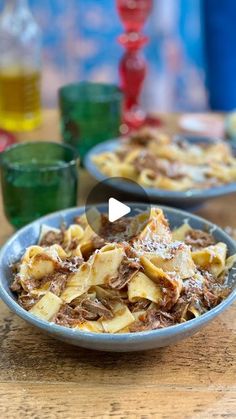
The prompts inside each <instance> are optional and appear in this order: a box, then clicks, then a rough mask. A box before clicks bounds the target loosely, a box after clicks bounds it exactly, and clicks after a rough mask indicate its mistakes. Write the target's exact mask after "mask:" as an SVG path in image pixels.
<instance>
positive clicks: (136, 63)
mask: <svg viewBox="0 0 236 419" xmlns="http://www.w3.org/2000/svg"><path fill="white" fill-rule="evenodd" d="M116 5H117V10H118V13H119V16H120V19H121V21H122V24H123V26H124V29H125V33H124V34H122V35H120V36H119V38H118V41H119V43H120V44H121V45H122V46H123V47H124V48H125V52H124V54H123V57H122V58H121V60H120V64H119V74H120V83H121V88H122V90H123V92H124V103H123V125H122V131H123V133H127V132H129V131H130V130H132V129H137V128H139V127H141V126H142V125H145V124H151V125H160V120H159V119H157V118H150V117H147V115H146V114H145V112H144V111H142V109H141V108H140V106H139V96H140V92H141V89H142V85H143V82H144V79H145V76H146V72H147V63H146V60H145V58H144V56H143V54H142V53H141V48H142V47H143V46H144V45H145V44H146V43H147V42H148V37H147V36H145V35H143V34H142V32H141V30H142V28H143V26H144V23H145V22H146V20H147V18H148V16H149V15H150V13H151V10H152V5H153V0H116Z"/></svg>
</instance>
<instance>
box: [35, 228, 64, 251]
mask: <svg viewBox="0 0 236 419" xmlns="http://www.w3.org/2000/svg"><path fill="white" fill-rule="evenodd" d="M63 236H64V235H63V232H62V231H60V233H56V232H55V231H48V232H47V233H46V234H45V235H44V236H43V238H42V240H41V241H40V243H39V244H40V246H45V247H48V246H51V245H52V244H60V245H61V244H62V242H63Z"/></svg>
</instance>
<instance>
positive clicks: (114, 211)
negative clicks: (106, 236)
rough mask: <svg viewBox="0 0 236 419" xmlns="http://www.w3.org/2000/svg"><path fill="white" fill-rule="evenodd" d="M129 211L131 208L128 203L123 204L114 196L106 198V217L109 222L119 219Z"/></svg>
mask: <svg viewBox="0 0 236 419" xmlns="http://www.w3.org/2000/svg"><path fill="white" fill-rule="evenodd" d="M130 212H131V208H130V207H128V205H125V204H123V203H122V202H120V201H118V200H117V199H115V198H109V200H108V219H109V221H110V223H114V221H117V220H119V219H120V218H122V217H124V215H127V214H129V213H130Z"/></svg>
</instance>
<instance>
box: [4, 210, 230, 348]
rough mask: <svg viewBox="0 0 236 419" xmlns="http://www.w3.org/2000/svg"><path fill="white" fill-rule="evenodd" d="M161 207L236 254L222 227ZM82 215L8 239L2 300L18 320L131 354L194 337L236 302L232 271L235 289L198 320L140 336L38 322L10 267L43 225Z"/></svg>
mask: <svg viewBox="0 0 236 419" xmlns="http://www.w3.org/2000/svg"><path fill="white" fill-rule="evenodd" d="M132 205H133V206H134V205H135V208H140V209H145V208H146V207H145V205H143V204H132ZM98 207H100V208H101V210H102V211H104V212H105V211H107V205H99V206H97V208H98ZM162 208H163V210H164V213H165V215H166V216H167V218H168V220H169V221H170V225H171V227H172V228H174V227H178V226H180V225H181V224H182V223H183V222H184V221H185V220H186V219H188V220H189V223H190V224H191V226H192V227H194V228H200V229H208V228H212V230H213V234H214V236H215V238H216V240H218V241H223V242H225V243H226V244H227V246H228V249H229V255H232V254H234V253H236V245H235V242H234V241H233V240H232V239H231V238H230V237H229V236H228V235H227V234H226V233H225V232H224V231H222V230H221V229H220V228H218V227H216V226H215V225H213V224H211V223H209V222H208V221H205V220H204V219H202V218H200V217H197V216H195V215H192V214H190V213H187V212H184V211H181V210H178V209H174V208H173V209H172V208H168V207H162ZM83 212H84V208H72V209H68V210H64V211H61V212H57V213H54V214H50V215H48V216H46V217H43V218H40V219H39V220H37V221H35V222H33V223H31V224H29V225H28V226H26V227H24V228H23V229H21V230H19V231H18V232H17V233H16V234H15V235H14V236H13V237H12V238H10V240H8V242H7V243H6V244H5V246H4V247H3V248H2V250H1V253H0V297H1V298H2V300H3V301H4V302H5V303H6V304H7V306H8V307H9V308H10V310H12V311H13V312H14V313H16V314H17V315H18V316H19V317H21V318H22V319H24V320H26V321H27V322H28V323H30V324H32V325H34V326H36V327H38V328H39V329H40V330H42V331H44V332H46V333H48V334H49V335H51V336H52V337H54V338H56V339H59V340H62V341H65V342H67V343H71V344H73V345H76V346H81V347H84V348H90V349H96V350H100V351H114V352H128V351H141V350H146V349H153V348H157V347H162V346H166V345H170V344H173V343H175V342H177V341H179V340H181V339H184V338H187V337H189V336H191V335H193V334H194V333H196V332H197V331H198V330H199V329H201V328H202V327H203V326H205V325H206V324H207V323H208V322H210V321H211V320H213V319H214V318H215V317H216V316H217V315H219V314H220V313H222V312H223V311H224V310H225V309H226V308H227V307H229V306H230V304H232V303H233V301H234V300H235V298H236V280H235V278H234V275H233V272H235V271H233V270H231V272H230V275H229V284H231V285H232V286H233V290H232V292H231V293H230V295H229V296H228V297H227V298H226V299H225V300H224V301H223V302H222V303H221V304H219V305H218V306H217V307H215V308H213V309H212V310H211V311H209V312H207V313H206V314H204V315H202V316H200V317H198V318H196V319H193V320H190V321H188V322H186V323H182V324H178V325H175V326H171V327H168V328H164V329H161V330H153V331H148V332H140V333H121V334H108V333H101V334H97V333H89V332H82V331H78V330H73V329H69V328H66V327H62V326H58V325H56V324H54V323H48V322H46V321H43V320H40V319H38V318H37V317H35V316H33V315H32V314H30V313H29V312H27V311H25V310H24V309H23V308H22V307H21V306H20V305H19V304H18V303H17V301H16V297H15V295H14V293H12V291H11V290H10V288H9V284H10V282H11V280H12V274H11V269H10V267H9V264H11V263H12V262H14V261H17V260H18V259H19V258H20V257H21V256H22V254H23V253H24V251H25V249H26V247H27V246H30V245H33V244H35V243H37V240H38V237H39V233H40V226H41V225H42V224H48V225H50V226H52V227H58V226H60V225H61V222H62V221H65V222H66V223H67V224H70V223H71V222H72V221H73V219H74V217H75V216H78V215H79V214H81V213H83Z"/></svg>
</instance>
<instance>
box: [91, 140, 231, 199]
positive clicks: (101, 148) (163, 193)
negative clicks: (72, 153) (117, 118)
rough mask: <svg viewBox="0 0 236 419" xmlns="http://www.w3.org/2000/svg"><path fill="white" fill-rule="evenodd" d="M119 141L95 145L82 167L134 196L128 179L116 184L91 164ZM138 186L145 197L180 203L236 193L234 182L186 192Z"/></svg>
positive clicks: (100, 179) (99, 179)
mask: <svg viewBox="0 0 236 419" xmlns="http://www.w3.org/2000/svg"><path fill="white" fill-rule="evenodd" d="M175 137H183V138H185V139H187V140H188V141H190V142H191V141H192V142H199V143H200V142H204V141H206V140H207V141H208V142H209V140H211V141H219V138H217V137H206V136H205V137H203V136H202V137H200V136H199V137H197V136H196V135H184V134H183V135H182V134H178V135H175ZM121 141H122V138H121V137H120V138H115V139H112V140H108V141H103V142H102V143H99V144H97V145H95V146H94V147H92V148H91V149H90V150H89V152H88V153H87V154H86V156H85V158H84V166H85V167H86V169H87V171H88V172H89V173H90V174H91V176H93V178H95V179H96V180H98V181H99V182H101V181H104V180H106V181H107V182H108V181H109V184H110V186H111V187H113V188H115V189H118V190H120V191H123V192H130V193H132V194H135V190H134V188H133V186H132V184H130V183H129V182H128V180H129V179H127V181H124V182H122V183H121V181H120V182H119V183H118V182H117V183H116V182H114V181H113V182H112V179H113V178H115V177H112V176H110V177H108V176H106V175H104V174H103V173H102V172H101V171H100V170H99V169H98V167H97V166H96V165H95V163H93V161H92V158H93V156H95V155H97V154H99V153H102V152H106V151H113V149H115V148H116V147H117V146H118V145H119V144H120V143H121ZM231 147H232V149H233V150H234V149H235V150H236V148H234V147H233V145H232V144H231ZM120 177H121V176H120ZM140 186H141V187H142V188H143V189H144V191H145V192H146V193H147V195H148V196H149V197H150V198H152V199H155V198H164V199H174V200H175V199H176V200H177V199H179V200H182V201H188V200H191V199H194V200H198V199H199V200H201V199H202V200H207V199H209V198H214V197H217V196H223V195H227V194H230V193H234V192H236V182H230V183H226V184H224V185H219V186H214V187H211V188H206V189H191V190H187V191H171V190H167V189H160V188H146V187H144V186H142V185H140Z"/></svg>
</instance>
